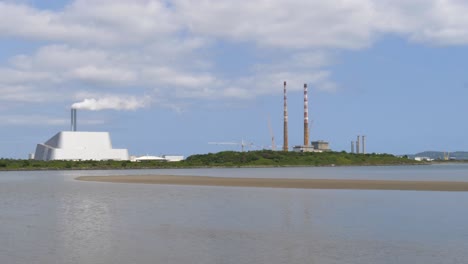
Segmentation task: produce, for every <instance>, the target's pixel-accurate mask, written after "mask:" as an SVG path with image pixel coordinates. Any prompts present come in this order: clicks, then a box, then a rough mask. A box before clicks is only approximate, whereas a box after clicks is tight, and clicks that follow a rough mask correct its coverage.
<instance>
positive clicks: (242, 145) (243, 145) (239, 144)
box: [208, 139, 254, 152]
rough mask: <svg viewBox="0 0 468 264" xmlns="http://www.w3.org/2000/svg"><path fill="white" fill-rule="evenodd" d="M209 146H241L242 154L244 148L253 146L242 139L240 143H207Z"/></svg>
mask: <svg viewBox="0 0 468 264" xmlns="http://www.w3.org/2000/svg"><path fill="white" fill-rule="evenodd" d="M208 144H210V145H238V146H241V150H242V152H244V150H245V148H246V147H251V146H253V145H254V144H253V143H251V142H247V141H244V139H242V140H241V142H208Z"/></svg>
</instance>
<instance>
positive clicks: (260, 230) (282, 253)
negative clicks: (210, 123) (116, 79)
mask: <svg viewBox="0 0 468 264" xmlns="http://www.w3.org/2000/svg"><path fill="white" fill-rule="evenodd" d="M119 174H173V175H208V176H225V177H238V176H242V177H288V178H334V179H336V178H347V179H349V178H353V179H399V180H456V181H468V166H467V165H437V166H412V167H349V168H345V167H340V168H337V167H334V168H282V169H200V170H145V171H141V170H140V171H67V172H0V263H8V264H15V263H18V264H24V263H41V264H42V263H44V264H46V263H57V264H58V263H93V264H94V263H122V264H128V263H320V264H324V263H325V264H326V263H356V264H357V263H359V264H367V263H368V264H371V263H372V264H374V263H468V250H467V249H468V210H467V208H468V192H467V193H465V192H416V191H350V190H299V189H298V190H296V189H262V188H238V187H199V186H163V185H143V184H113V183H98V182H79V181H75V180H73V178H74V177H76V176H81V175H119Z"/></svg>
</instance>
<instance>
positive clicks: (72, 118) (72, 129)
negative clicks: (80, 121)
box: [71, 108, 76, 131]
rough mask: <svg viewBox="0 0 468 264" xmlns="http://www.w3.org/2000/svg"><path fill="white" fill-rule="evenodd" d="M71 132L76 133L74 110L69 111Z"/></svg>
mask: <svg viewBox="0 0 468 264" xmlns="http://www.w3.org/2000/svg"><path fill="white" fill-rule="evenodd" d="M71 131H76V109H75V108H72V109H71Z"/></svg>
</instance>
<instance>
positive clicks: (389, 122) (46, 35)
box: [0, 0, 468, 158]
mask: <svg viewBox="0 0 468 264" xmlns="http://www.w3.org/2000/svg"><path fill="white" fill-rule="evenodd" d="M467 12H468V2H465V1H456V0H453V1H450V0H445V1H436V0H424V1H423V0H412V1H407V0H405V1H404V0H393V1H390V0H379V1H376V0H375V1H373V0H352V1H330V3H326V1H318V0H317V1H315V0H293V1H287V2H286V1H274V0H270V1H245V2H239V1H234V0H217V1H214V0H203V1H189V0H173V1H170V0H165V1H162V0H132V1H130V0H112V1H111V0H97V1H96V0H93V1H91V0H73V1H33V0H31V1H27V0H24V1H2V0H0V93H1V96H0V136H1V140H0V157H4V158H26V157H27V154H28V153H30V152H34V149H35V146H36V144H37V143H41V142H44V141H46V140H47V139H48V138H50V137H51V136H53V135H54V134H55V133H57V132H59V131H62V130H68V129H69V127H70V125H69V123H70V120H69V115H70V113H69V110H70V107H71V105H73V104H76V106H78V108H79V110H78V129H79V130H82V131H109V132H111V137H112V141H113V144H114V146H115V147H119V148H128V149H129V152H130V154H135V155H142V154H154V155H158V154H182V155H190V154H194V153H207V152H217V151H221V150H225V149H231V150H239V149H240V147H236V146H225V145H224V146H218V145H209V144H208V142H240V141H241V140H246V141H249V142H252V143H254V144H255V145H256V146H257V148H261V147H268V146H269V145H271V141H270V131H269V128H268V119H269V118H270V119H271V125H272V128H273V132H274V136H275V140H276V144H277V145H281V144H282V141H283V136H282V122H283V117H282V111H283V109H282V104H283V101H282V100H283V99H282V89H283V87H282V83H283V81H287V82H288V89H289V93H288V98H289V102H288V104H289V120H290V121H289V135H290V138H289V142H290V145H291V146H292V145H296V144H300V143H301V142H302V141H303V139H302V135H303V131H302V117H303V116H302V109H303V108H302V107H303V105H302V102H303V101H302V100H303V98H302V87H303V84H304V83H307V84H308V86H309V103H310V105H309V108H310V112H309V115H310V119H311V120H312V122H311V123H312V128H311V139H312V140H317V139H322V140H327V141H329V142H330V144H331V147H332V149H333V150H337V151H341V150H347V151H348V150H349V148H350V141H351V140H355V138H356V136H357V135H358V134H364V135H366V136H367V150H368V152H386V153H394V154H405V153H415V152H419V151H424V150H441V151H457V150H468V142H467V140H466V132H467V131H468V125H467V124H466V122H464V120H463V118H464V113H466V112H467V110H468V109H467V108H468V106H467V105H466V103H465V100H466V98H468V77H467V76H466V69H467V68H468V60H467V59H466V58H468V19H466V13H467ZM91 109H94V110H91Z"/></svg>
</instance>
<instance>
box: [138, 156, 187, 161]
mask: <svg viewBox="0 0 468 264" xmlns="http://www.w3.org/2000/svg"><path fill="white" fill-rule="evenodd" d="M183 159H184V156H168V155H163V156H162V157H159V156H149V155H145V156H140V157H136V156H132V157H131V158H130V161H133V162H144V161H168V162H173V161H181V160H183Z"/></svg>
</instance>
